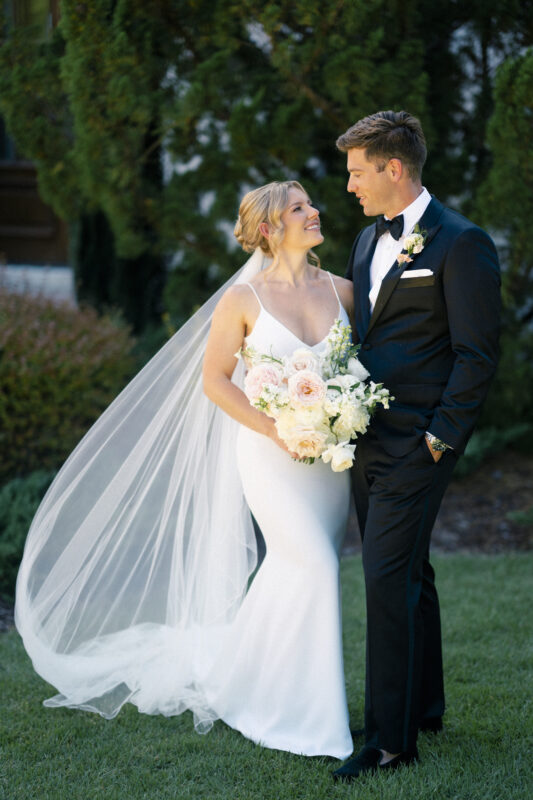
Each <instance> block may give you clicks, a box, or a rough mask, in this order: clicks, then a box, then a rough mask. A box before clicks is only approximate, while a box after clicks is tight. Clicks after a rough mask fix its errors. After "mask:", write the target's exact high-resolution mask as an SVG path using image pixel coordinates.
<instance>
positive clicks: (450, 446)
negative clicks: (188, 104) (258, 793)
mask: <svg viewBox="0 0 533 800" xmlns="http://www.w3.org/2000/svg"><path fill="white" fill-rule="evenodd" d="M337 147H338V149H339V150H341V151H342V152H345V153H346V154H347V159H348V172H349V174H350V177H349V181H348V191H349V192H351V193H353V194H354V195H355V196H356V197H357V199H358V201H359V203H360V204H361V206H362V207H363V211H364V213H365V215H366V216H368V217H376V216H377V221H376V222H375V223H373V224H372V225H369V226H368V227H366V228H364V229H363V230H362V231H361V233H360V234H359V235H358V237H357V238H356V240H355V242H354V245H353V248H352V252H351V255H350V259H349V262H348V269H347V272H346V277H348V278H351V279H352V280H353V284H354V293H355V312H354V313H355V328H356V331H355V332H354V333H355V334H356V337H357V339H356V340H358V341H359V342H360V343H361V350H360V353H359V357H360V360H361V361H362V363H363V364H364V366H365V367H366V368H367V369H368V370H369V372H370V375H371V377H372V379H373V380H374V381H376V382H383V383H384V384H385V386H386V387H387V388H388V389H389V390H390V392H391V394H392V395H394V397H395V400H394V402H393V403H392V404H391V408H390V409H389V410H384V409H380V410H379V411H377V412H376V414H375V416H374V417H373V419H372V422H371V425H370V428H369V430H368V432H367V433H366V434H365V436H364V437H362V438H360V439H358V442H357V444H358V446H357V451H356V459H355V463H354V467H353V470H352V480H353V492H354V497H355V503H356V508H357V516H358V519H359V527H360V530H361V536H362V540H363V566H364V572H365V584H366V602H367V658H366V664H367V666H366V696H365V738H366V744H365V746H364V747H363V749H362V750H361V751H360V753H359V754H358V755H357V756H355V757H354V758H352V759H351V760H350V761H348V762H347V763H346V764H344V765H343V766H342V767H341V768H340V769H338V770H337V771H336V772H335V773H334V777H335V779H336V780H348V781H349V780H353V779H355V778H357V777H358V776H359V775H361V774H363V773H366V772H371V771H378V770H386V771H390V770H393V769H395V768H397V767H398V766H400V765H402V764H410V763H412V762H413V761H415V760H416V759H417V758H418V751H417V747H416V740H417V734H418V731H419V730H426V731H433V732H437V731H439V730H440V729H441V728H442V715H443V713H444V687H443V677H442V648H441V631H440V615H439V603H438V597H437V591H436V589H435V583H434V572H433V569H432V567H431V564H430V562H429V545H430V536H431V530H432V528H433V523H434V521H435V518H436V516H437V512H438V510H439V506H440V503H441V500H442V497H443V495H444V492H445V490H446V487H447V485H448V483H449V480H450V477H451V474H452V471H453V468H454V465H455V463H456V461H457V458H458V456H459V455H460V454H461V453H462V452H463V451H464V448H465V445H466V443H467V441H468V438H469V437H470V435H471V433H472V429H473V427H474V425H475V422H476V420H477V418H478V415H479V411H480V406H481V403H482V402H483V399H484V398H485V396H486V394H487V390H488V387H489V383H490V380H491V378H492V376H493V374H494V371H495V368H496V363H497V357H498V329H499V314H500V276H499V267H498V257H497V254H496V250H495V248H494V245H493V243H492V240H491V239H490V237H489V236H488V235H487V234H486V233H485V232H484V231H482V230H481V229H480V228H478V227H477V226H476V225H474V224H473V223H472V222H470V221H469V220H467V219H465V217H463V216H461V215H460V214H457V213H456V212H454V211H451V210H450V209H448V208H445V207H444V206H443V205H442V204H441V203H439V201H438V200H437V199H436V198H435V197H432V196H431V195H430V194H429V192H428V191H427V190H426V189H425V188H424V187H423V186H422V182H421V173H422V166H423V164H424V161H425V159H426V145H425V139H424V134H423V132H422V128H421V126H420V122H419V121H418V120H417V119H416V118H415V117H413V116H411V115H410V114H408V113H407V112H405V111H399V112H394V111H380V112H378V113H377V114H372V115H371V116H369V117H365V118H364V119H362V120H359V122H357V123H356V124H355V125H353V126H352V127H351V128H349V129H348V130H347V131H346V133H344V134H343V135H342V136H340V137H339V139H338V140H337ZM411 234H413V236H412V237H411ZM354 339H355V336H354Z"/></svg>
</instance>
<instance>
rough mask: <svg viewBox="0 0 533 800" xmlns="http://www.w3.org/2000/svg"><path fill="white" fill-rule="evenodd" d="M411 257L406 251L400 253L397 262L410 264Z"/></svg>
mask: <svg viewBox="0 0 533 800" xmlns="http://www.w3.org/2000/svg"><path fill="white" fill-rule="evenodd" d="M412 260H413V259H412V258H411V257H410V256H408V255H407V253H400V255H399V256H398V258H397V261H398V264H410V263H411V261H412Z"/></svg>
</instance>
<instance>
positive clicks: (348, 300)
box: [330, 272, 353, 312]
mask: <svg viewBox="0 0 533 800" xmlns="http://www.w3.org/2000/svg"><path fill="white" fill-rule="evenodd" d="M330 274H331V277H332V278H333V280H334V282H335V288H336V290H337V292H338V293H339V297H340V299H341V303H342V305H343V306H344V308H345V309H346V310H347V311H348V312H350V309H351V308H352V307H353V283H352V281H350V280H348V279H347V278H341V276H340V275H334V274H333V273H332V272H331V273H330Z"/></svg>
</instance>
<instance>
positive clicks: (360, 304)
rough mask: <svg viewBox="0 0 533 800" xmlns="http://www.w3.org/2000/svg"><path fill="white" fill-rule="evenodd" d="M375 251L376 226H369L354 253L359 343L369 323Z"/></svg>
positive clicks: (356, 321) (356, 319)
mask: <svg viewBox="0 0 533 800" xmlns="http://www.w3.org/2000/svg"><path fill="white" fill-rule="evenodd" d="M375 249H376V226H375V224H374V225H369V227H368V228H365V230H364V231H363V233H362V234H361V239H360V242H359V246H358V248H357V251H356V252H355V253H354V262H355V263H354V271H353V277H354V291H355V299H356V302H355V323H356V327H357V334H358V337H359V341H360V342H361V341H363V339H364V338H365V335H366V331H367V328H368V323H369V321H370V301H369V299H368V293H369V292H370V264H371V263H372V256H373V255H374V250H375Z"/></svg>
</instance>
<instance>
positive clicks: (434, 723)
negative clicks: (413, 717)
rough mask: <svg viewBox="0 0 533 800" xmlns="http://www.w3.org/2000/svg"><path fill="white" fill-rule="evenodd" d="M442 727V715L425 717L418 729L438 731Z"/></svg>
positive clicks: (431, 731) (427, 731) (426, 731)
mask: <svg viewBox="0 0 533 800" xmlns="http://www.w3.org/2000/svg"><path fill="white" fill-rule="evenodd" d="M442 728H443V725H442V717H426V718H425V719H423V720H422V722H421V723H420V726H419V730H421V731H424V733H439V731H441V730H442Z"/></svg>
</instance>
